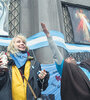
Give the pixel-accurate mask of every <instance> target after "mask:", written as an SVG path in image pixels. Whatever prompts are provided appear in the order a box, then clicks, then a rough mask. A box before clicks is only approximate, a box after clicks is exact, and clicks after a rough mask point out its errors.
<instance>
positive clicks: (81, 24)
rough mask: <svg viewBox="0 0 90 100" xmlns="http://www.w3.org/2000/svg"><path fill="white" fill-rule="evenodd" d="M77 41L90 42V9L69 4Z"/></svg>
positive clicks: (68, 7)
mask: <svg viewBox="0 0 90 100" xmlns="http://www.w3.org/2000/svg"><path fill="white" fill-rule="evenodd" d="M67 9H68V12H69V15H70V20H71V24H72V31H73V36H74V42H75V43H81V44H90V10H89V8H88V9H86V8H79V7H75V6H69V5H67Z"/></svg>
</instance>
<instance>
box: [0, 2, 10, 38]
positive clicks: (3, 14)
mask: <svg viewBox="0 0 90 100" xmlns="http://www.w3.org/2000/svg"><path fill="white" fill-rule="evenodd" d="M9 4H10V0H0V37H1V36H8V21H9V20H8V14H9Z"/></svg>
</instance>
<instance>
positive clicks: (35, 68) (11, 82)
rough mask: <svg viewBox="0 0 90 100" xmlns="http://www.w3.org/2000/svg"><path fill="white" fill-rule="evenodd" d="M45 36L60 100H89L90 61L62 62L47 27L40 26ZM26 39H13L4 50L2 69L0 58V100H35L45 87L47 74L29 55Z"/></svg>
mask: <svg viewBox="0 0 90 100" xmlns="http://www.w3.org/2000/svg"><path fill="white" fill-rule="evenodd" d="M41 27H42V29H43V32H44V33H45V34H46V37H47V40H48V43H49V46H50V48H51V51H52V53H53V55H55V56H56V59H55V64H56V68H57V71H58V73H59V74H60V76H61V94H60V95H61V100H90V60H89V59H88V60H86V61H83V62H81V63H80V64H77V63H76V60H75V59H74V58H72V57H68V58H66V59H64V57H63V56H62V54H61V52H60V51H59V49H58V47H57V46H56V44H55V42H54V40H53V38H52V36H51V35H50V33H49V31H48V29H47V28H46V25H45V24H44V23H41ZM28 51H29V50H28V47H27V45H26V38H25V37H24V36H22V35H17V36H16V37H14V38H13V39H12V40H11V42H10V44H9V46H8V47H7V58H8V61H7V64H6V66H7V67H6V69H7V70H2V69H4V67H1V66H3V62H2V58H1V57H0V100H35V99H37V98H40V97H41V90H43V91H44V90H45V89H46V88H47V87H48V80H49V72H47V71H46V70H41V65H40V63H39V62H38V61H36V60H35V59H34V58H33V57H31V56H30V54H29V52H28Z"/></svg>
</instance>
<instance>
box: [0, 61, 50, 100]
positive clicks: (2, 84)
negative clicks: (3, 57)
mask: <svg viewBox="0 0 90 100" xmlns="http://www.w3.org/2000/svg"><path fill="white" fill-rule="evenodd" d="M28 60H30V61H31V68H30V76H29V79H28V82H29V83H30V85H31V86H32V88H33V90H34V92H35V94H36V96H37V97H40V95H41V88H42V86H43V90H45V89H46V88H47V86H48V79H49V73H48V74H47V75H46V77H45V78H44V83H43V85H42V80H40V79H39V78H38V75H37V72H38V71H40V70H41V66H40V63H39V62H37V61H34V60H33V59H32V60H31V59H28ZM12 65H15V63H14V61H13V60H12V59H10V60H9V63H8V70H7V71H5V70H3V71H1V72H0V100H12V92H11V89H12ZM29 99H31V100H34V97H33V95H32V93H31V91H30V89H29V86H28V85H27V100H29Z"/></svg>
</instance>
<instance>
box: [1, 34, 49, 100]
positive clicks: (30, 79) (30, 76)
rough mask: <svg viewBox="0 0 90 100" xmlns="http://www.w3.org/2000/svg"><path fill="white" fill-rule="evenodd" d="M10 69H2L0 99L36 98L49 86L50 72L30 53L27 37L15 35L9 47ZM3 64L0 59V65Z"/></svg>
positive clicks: (23, 99) (8, 64)
mask: <svg viewBox="0 0 90 100" xmlns="http://www.w3.org/2000/svg"><path fill="white" fill-rule="evenodd" d="M7 57H8V63H7V68H8V70H4V71H0V100H35V99H37V98H39V97H40V96H41V89H43V90H45V89H46V88H47V86H48V79H49V74H48V72H46V71H45V70H41V66H40V63H39V62H38V61H35V60H34V58H33V57H31V56H30V55H29V53H28V47H27V45H26V38H25V37H24V36H22V35H17V36H16V37H14V38H13V39H12V40H11V42H10V44H9V46H8V48H7ZM1 65H3V63H2V59H0V66H1Z"/></svg>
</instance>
